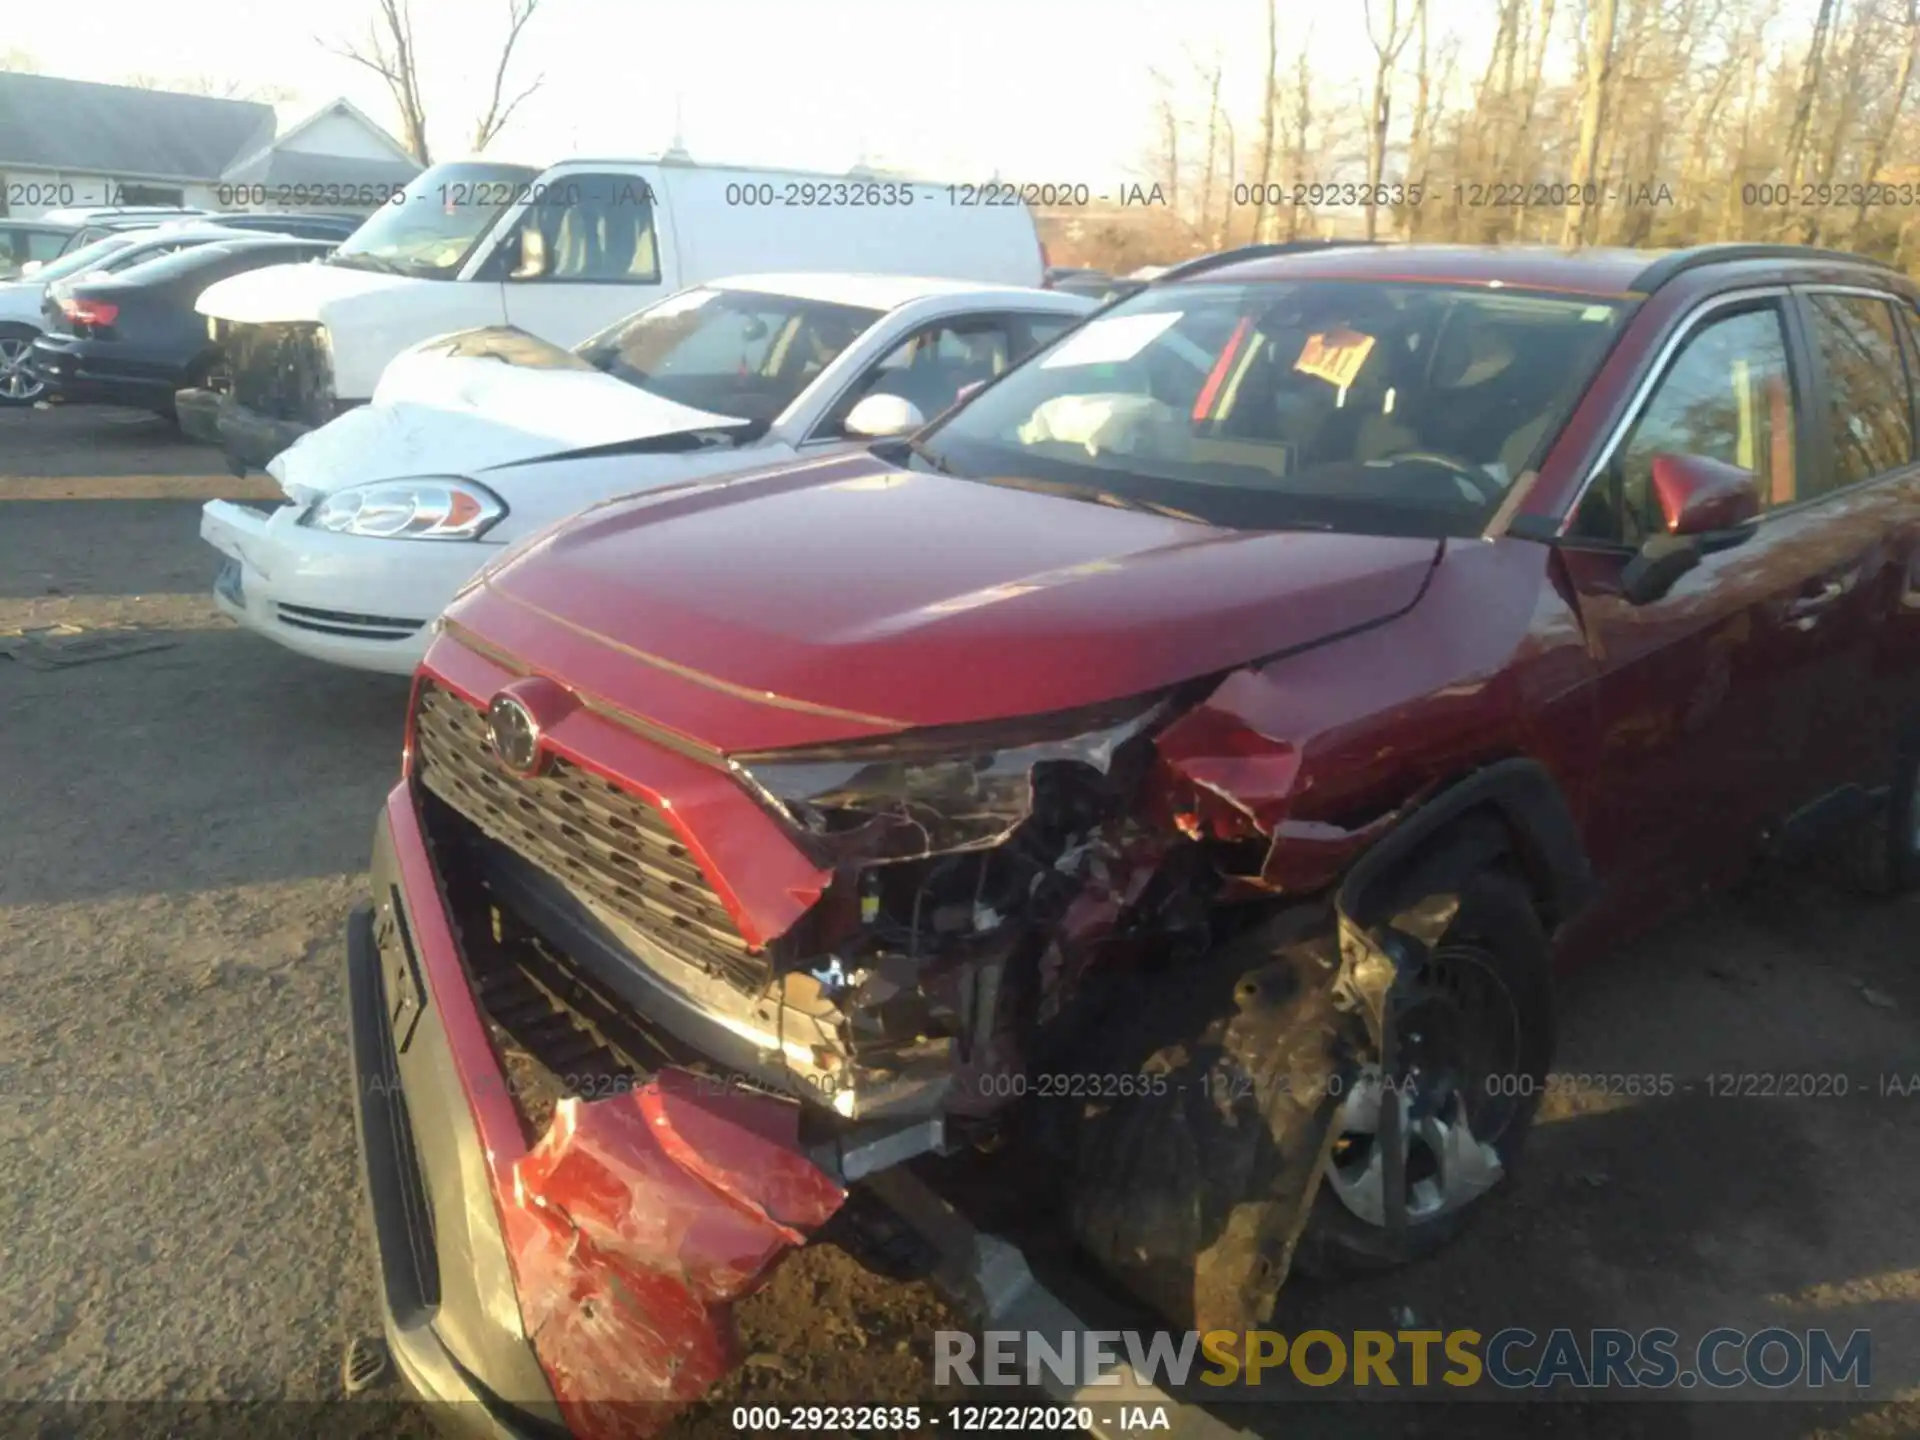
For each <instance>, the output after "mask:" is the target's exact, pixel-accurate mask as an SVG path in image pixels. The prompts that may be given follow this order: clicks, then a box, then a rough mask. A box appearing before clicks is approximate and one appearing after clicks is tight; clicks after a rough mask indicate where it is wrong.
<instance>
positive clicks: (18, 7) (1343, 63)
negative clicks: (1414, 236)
mask: <svg viewBox="0 0 1920 1440" xmlns="http://www.w3.org/2000/svg"><path fill="white" fill-rule="evenodd" d="M412 3H413V11H414V26H415V38H416V41H417V45H418V48H419V50H420V52H421V53H422V55H423V57H424V58H423V63H422V71H423V84H424V88H425V92H426V100H427V109H428V115H429V131H430V137H431V139H432V141H433V144H434V148H435V155H436V158H453V157H455V156H457V155H458V154H459V153H461V152H463V151H465V150H466V149H467V146H468V143H469V139H470V133H471V128H472V125H473V121H474V119H475V117H476V116H477V115H478V114H479V112H480V111H481V110H482V109H483V108H484V106H485V103H486V92H487V89H488V85H489V82H490V80H491V76H492V69H493V62H494V58H495V56H496V55H497V53H498V44H499V37H500V36H501V35H502V34H503V33H504V29H505V12H506V4H507V0H412ZM1449 3H1450V4H1451V7H1452V8H1453V9H1455V10H1459V11H1462V12H1477V11H1480V10H1484V9H1489V8H1491V7H1490V5H1489V4H1488V3H1487V0H1440V3H1439V4H1437V5H1436V10H1438V9H1440V8H1442V6H1443V5H1446V4H1449ZM1378 8H1379V7H1377V6H1376V9H1378ZM6 10H7V16H6V21H5V24H4V27H0V49H11V50H18V51H21V52H24V53H25V54H27V55H29V56H30V57H32V59H33V60H34V62H36V64H37V66H38V68H39V69H40V70H42V71H43V72H45V73H47V74H53V75H64V76H68V77H71V78H74V79H80V80H99V81H106V82H114V81H118V80H123V79H125V78H126V77H128V76H130V75H135V74H145V75H151V76H155V77H161V78H172V77H184V76H206V77H208V78H210V79H215V80H220V81H226V80H236V81H240V82H242V83H244V84H246V85H249V86H260V87H266V86H274V87H280V88H282V89H285V90H288V91H291V92H293V93H294V96H295V97H296V99H295V102H294V103H293V104H292V105H291V107H288V106H283V107H282V108H283V109H284V108H293V109H299V108H301V106H303V105H305V106H313V107H317V106H318V105H320V104H322V103H324V102H325V101H327V100H330V99H332V98H333V97H334V96H336V95H345V96H346V97H347V98H348V99H350V100H352V101H353V102H354V103H355V104H357V105H359V106H360V107H361V108H362V109H363V110H365V111H366V112H367V113H368V114H369V115H371V116H372V117H373V118H374V119H376V120H377V121H379V122H380V123H382V124H384V125H386V126H388V127H389V129H393V130H396V131H397V128H398V126H397V119H396V116H395V113H394V110H393V106H392V103H391V101H390V100H389V98H388V97H387V95H386V92H385V90H384V87H383V86H382V84H381V82H380V80H379V78H378V77H377V76H375V75H373V74H372V73H371V72H368V71H365V70H363V69H361V68H359V67H357V66H355V65H353V64H352V63H351V62H349V61H347V60H344V59H342V58H340V57H338V56H335V55H332V54H329V53H328V51H327V49H326V47H325V46H324V45H323V44H321V43H320V41H322V40H324V41H327V42H329V43H338V42H339V41H341V40H344V39H346V38H348V37H349V36H352V35H355V34H357V33H364V31H365V27H366V24H367V22H368V21H369V20H370V19H371V18H372V15H373V11H374V5H373V3H372V0H331V3H330V4H329V5H326V6H318V5H315V6H301V5H293V4H287V3H284V0H282V3H272V0H169V3H167V4H165V5H155V4H152V3H150V0H138V3H135V0H101V3H97V4H94V5H89V6H85V7H76V8H75V9H74V10H66V9H65V8H64V7H58V6H47V5H33V4H23V3H18V0H16V3H12V4H7V5H6ZM1265 15H1266V6H1265V0H1187V3H1185V4H1176V3H1173V0H966V3H965V4H936V3H933V0H696V3H687V4H675V3H666V0H542V4H541V8H540V11H539V13H538V14H537V16H536V17H535V19H534V20H533V21H532V23H531V24H530V25H529V26H528V28H527V30H526V32H525V33H524V35H523V38H522V42H521V50H520V51H519V52H518V53H517V54H516V59H515V72H516V75H517V76H518V77H519V78H521V79H522V80H524V79H530V78H531V77H533V76H534V75H538V74H542V73H544V74H545V76H546V84H545V86H544V87H543V89H542V90H541V91H540V92H539V93H537V94H535V95H534V96H533V97H532V98H531V99H529V100H528V101H527V102H526V103H525V105H524V106H523V107H522V108H521V109H520V111H519V112H517V114H516V116H515V119H514V121H513V123H512V124H511V125H510V126H509V128H508V130H507V131H506V132H505V133H504V134H503V135H502V136H501V137H500V139H499V140H498V141H496V142H495V144H494V146H493V147H491V153H494V154H496V155H499V156H501V157H502V158H508V159H526V160H529V161H531V162H534V163H541V162H548V161H552V160H557V159H561V158H564V157H565V156H567V155H569V154H599V155H620V156H628V155H646V154H652V153H656V152H658V151H660V150H664V149H665V148H667V147H668V146H669V145H670V144H672V142H673V140H674V139H675V134H676V124H677V128H678V132H679V137H680V138H681V139H682V141H683V142H684V144H685V145H686V147H687V149H688V150H689V151H690V152H691V154H692V155H693V157H694V159H696V160H700V161H707V162H728V163H735V164H765V165H780V166H792V167H797V168H803V169H818V170H828V171H836V172H837V171H844V170H847V169H849V168H851V167H852V166H853V165H855V164H859V163H862V162H864V163H866V164H869V165H874V166H880V167H892V168H898V169H903V170H908V171H913V172H915V173H917V174H919V175H922V176H925V177H927V178H932V179H939V180H949V181H962V180H983V179H987V178H991V177H992V176H994V175H995V174H996V173H997V174H999V175H1001V176H1003V177H1010V178H1020V179H1026V180H1036V181H1054V182H1059V183H1068V184H1078V183H1082V182H1085V183H1087V184H1089V185H1091V186H1093V188H1094V189H1095V190H1096V191H1098V190H1100V189H1101V187H1102V186H1105V185H1113V184H1118V183H1124V182H1125V181H1127V180H1130V179H1133V178H1136V177H1137V176H1139V175H1140V174H1141V173H1142V167H1143V165H1144V164H1145V162H1146V158H1147V156H1148V154H1149V152H1150V149H1151V146H1152V144H1153V140H1152V115H1153V107H1154V100H1155V95H1156V93H1157V92H1156V87H1155V84H1154V81H1153V78H1152V70H1153V68H1154V67H1155V66H1158V67H1161V68H1162V69H1163V70H1164V71H1166V72H1168V73H1171V74H1174V75H1176V76H1181V77H1184V78H1186V79H1187V80H1188V81H1189V85H1188V95H1189V100H1190V103H1197V104H1198V105H1199V106H1200V107H1201V111H1202V113H1204V104H1205V102H1204V99H1203V98H1201V97H1200V96H1199V94H1198V90H1197V87H1196V86H1195V85H1193V84H1192V83H1191V77H1192V75H1193V73H1194V61H1195V60H1198V61H1199V62H1200V63H1202V64H1209V63H1211V61H1212V57H1213V56H1215V55H1218V56H1220V57H1222V61H1223V63H1224V64H1225V66H1226V70H1227V80H1226V83H1225V89H1226V91H1227V97H1228V98H1229V99H1230V100H1231V101H1232V102H1233V103H1234V105H1235V107H1236V108H1237V109H1238V111H1239V113H1240V115H1241V116H1242V117H1243V118H1244V117H1248V116H1250V115H1251V114H1252V113H1253V111H1254V109H1255V105H1256V98H1255V97H1257V94H1258V86H1259V84H1260V80H1261V74H1262V70H1263V67H1264V64H1265V43H1266V41H1265V24H1266V20H1265ZM1281 15H1282V40H1281V46H1282V51H1283V54H1284V53H1286V52H1288V51H1290V50H1291V49H1293V48H1294V47H1296V46H1297V45H1298V44H1299V43H1300V41H1301V40H1302V39H1304V38H1305V37H1306V36H1307V35H1308V34H1309V28H1310V27H1311V32H1310V33H1311V38H1312V54H1313V57H1314V66H1315V73H1316V75H1317V76H1323V77H1324V78H1325V83H1326V85H1327V86H1329V87H1330V88H1332V89H1333V90H1336V91H1339V92H1341V93H1342V98H1344V95H1345V94H1346V93H1348V92H1349V91H1350V87H1351V86H1352V85H1353V84H1354V83H1355V82H1356V81H1357V79H1358V77H1359V75H1360V74H1361V72H1362V70H1363V68H1364V67H1365V63H1366V62H1367V60H1369V59H1370V54H1369V52H1368V50H1367V46H1366V40H1365V32H1364V28H1363V27H1364V22H1363V20H1362V18H1361V6H1360V4H1359V3H1357V0H1339V3H1336V4H1330V5H1312V4H1307V3H1302V0H1282V5H1281ZM1469 23H1471V21H1469ZM1245 123H1248V124H1250V123H1251V121H1250V120H1247V121H1246V122H1245Z"/></svg>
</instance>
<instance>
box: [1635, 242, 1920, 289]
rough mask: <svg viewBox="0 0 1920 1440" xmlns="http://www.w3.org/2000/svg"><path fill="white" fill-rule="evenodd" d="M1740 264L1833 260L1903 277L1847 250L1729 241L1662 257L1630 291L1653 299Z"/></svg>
mask: <svg viewBox="0 0 1920 1440" xmlns="http://www.w3.org/2000/svg"><path fill="white" fill-rule="evenodd" d="M1739 260H1831V261H1837V262H1839V263H1841V264H1845V265H1870V266H1872V267H1873V268H1874V269H1876V270H1892V271H1893V272H1894V273H1895V274H1899V273H1900V272H1899V270H1898V268H1897V267H1895V266H1892V265H1889V264H1888V263H1887V262H1886V261H1884V260H1875V259H1874V258H1873V257H1872V256H1871V255H1855V254H1853V253H1852V252H1851V251H1847V250H1821V249H1818V248H1816V247H1815V246H1812V245H1749V244H1746V243H1744V242H1740V241H1729V242H1726V243H1724V244H1718V245H1694V246H1691V247H1689V248H1688V249H1685V250H1675V251H1674V252H1673V253H1672V254H1670V255H1662V256H1661V257H1660V258H1659V259H1658V260H1655V261H1654V262H1653V263H1652V264H1650V265H1649V266H1647V268H1646V269H1644V270H1642V271H1641V272H1640V273H1639V274H1638V275H1636V276H1634V277H1633V283H1632V284H1631V285H1630V286H1628V288H1629V289H1631V290H1638V291H1640V292H1641V293H1643V294H1648V295H1650V294H1652V293H1653V292H1654V291H1655V290H1658V289H1659V288H1660V287H1661V286H1662V285H1665V284H1666V283H1667V282H1669V281H1670V280H1672V279H1674V278H1675V277H1676V276H1679V275H1684V274H1685V273H1686V272H1687V271H1689V270H1698V269H1699V268H1700V267H1701V266H1703V265H1731V264H1733V263H1734V262H1735V261H1739Z"/></svg>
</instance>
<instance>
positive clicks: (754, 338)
mask: <svg viewBox="0 0 1920 1440" xmlns="http://www.w3.org/2000/svg"><path fill="white" fill-rule="evenodd" d="M1094 308H1095V304H1094V302H1093V301H1092V300H1091V299H1088V298H1087V297H1085V296H1080V295H1067V294H1061V293H1058V292H1055V291H1050V290H1026V289H1017V288H1008V287H1001V286H988V285H976V284H970V283H967V282H965V281H958V280H922V279H915V278H911V277H902V276H890V275H766V276H748V277H743V278H738V279H732V280H721V281H717V282H715V283H713V284H711V285H703V286H699V287H696V288H694V289H691V290H683V291H681V292H680V293H679V294H677V295H672V296H669V297H667V298H666V299H664V300H662V301H660V302H659V303H658V304H656V305H653V306H650V307H649V308H647V309H645V310H642V311H640V312H638V313H637V314H634V315H632V316H629V317H628V318H627V319H625V320H622V321H620V322H619V323H618V324H616V325H613V326H611V327H609V328H608V329H606V330H603V331H602V332H601V333H600V334H598V335H596V336H594V337H592V338H591V339H589V340H587V341H585V342H584V343H583V344H581V345H579V346H578V347H576V348H575V349H574V350H571V351H568V350H562V349H559V348H557V347H555V346H552V345H549V344H548V343H547V342H546V341H544V340H540V339H537V338H535V337H534V336H532V335H529V334H527V333H526V332H524V331H521V330H516V329H513V328H511V327H493V328H489V329H483V330H467V331H462V332H460V333H458V334H455V335H447V336H442V337H440V338H438V339H435V340H429V341H427V342H425V343H424V344H421V345H418V346H415V347H414V348H413V349H412V350H409V351H407V352H405V353H403V354H401V355H399V356H398V357H396V358H395V359H394V361H393V362H392V364H390V365H389V366H388V367H387V370H386V372H385V374H383V375H382V376H381V379H380V384H379V387H378V388H377V389H376V391H375V392H374V396H373V399H372V401H371V402H370V403H369V404H367V405H364V406H361V407H359V408H358V409H355V410H350V411H348V412H347V413H346V414H345V415H342V416H340V417H339V418H338V419H336V420H334V421H333V422H332V423H331V424H328V425H325V426H322V427H321V428H320V429H318V430H314V431H311V432H309V433H308V434H306V435H303V436H301V437H300V439H299V440H298V441H296V442H295V443H294V444H293V445H292V446H290V447H289V448H288V449H286V450H284V451H282V452H281V453H280V454H279V455H278V456H276V457H275V458H274V460H273V462H272V463H271V464H270V465H268V467H267V469H268V472H269V473H270V474H271V475H272V476H273V477H274V478H275V479H276V480H277V481H279V483H280V488H281V490H282V491H283V492H284V493H285V494H286V496H287V503H286V504H283V505H280V506H278V507H277V508H275V509H272V510H262V509H258V508H255V507H252V506H247V505H238V504H234V503H232V502H230V501H224V500H215V501H213V502H211V503H210V504H208V505H207V507H206V509H205V510H204V512H203V513H202V516H201V521H200V534H201V536H202V537H203V538H204V539H206V540H207V541H208V542H209V543H210V544H212V545H213V546H214V547H215V548H216V549H218V550H219V551H220V552H221V553H222V554H223V555H225V556H226V557H227V560H226V564H225V566H224V567H223V568H222V570H221V572H220V576H219V579H218V580H217V581H216V582H215V585H214V596H215V599H216V601H217V603H218V604H219V606H220V608H221V609H222V610H224V611H225V612H226V613H227V614H228V615H230V616H232V617H233V618H234V619H235V620H237V621H239V622H240V623H241V624H242V625H245V626H246V627H248V628H249V629H252V630H257V631H258V632H259V633H260V634H262V635H265V636H267V637H268V638H269V639H271V640H277V641H278V642H279V643H280V644H282V645H284V646H286V647H287V648H288V649H290V650H297V651H299V652H300V653H301V654H304V655H309V656H312V657H314V658H315V659H318V660H326V661H331V662H333V663H335V664H338V665H348V666H352V667H354V668H356V669H362V670H384V671H390V672H393V673H398V674H405V673H407V672H409V671H411V670H412V669H413V667H414V665H415V664H417V663H418V661H419V659H420V657H421V655H423V654H424V653H425V651H426V648H427V644H428V641H429V639H430V638H431V623H432V621H433V620H434V618H435V617H436V616H438V615H439V613H440V612H441V610H443V609H444V608H445V607H446V604H447V602H448V601H449V600H451V599H452V598H453V596H454V593H455V592H456V591H457V590H459V588H460V587H461V586H462V585H463V584H464V583H465V582H466V581H467V580H468V579H470V578H471V577H472V576H473V575H474V573H475V572H476V571H478V570H480V569H481V568H482V567H483V566H485V565H486V564H487V563H488V562H489V561H491V560H494V559H496V558H498V557H499V555H500V554H501V553H502V547H504V546H506V545H509V544H511V543H513V542H514V541H517V540H521V539H524V538H525V537H527V536H529V535H532V534H534V533H536V532H538V531H540V530H542V529H544V528H546V527H547V526H548V525H549V524H551V523H553V522H554V521H556V520H560V519H563V518H565V517H566V516H568V515H571V514H574V513H575V512H577V511H579V510H583V509H585V508H586V507H587V506H589V505H591V504H594V503H595V502H597V501H600V500H605V499H610V498H612V497H614V496H617V495H627V494H632V493H634V492H637V491H643V490H652V489H657V488H658V487H660V486H663V485H672V484H678V483H681V482H684V481H689V480H696V479H708V478H712V477H716V476H720V475H725V474H729V473H732V472H737V471H745V470H750V469H759V468H761V467H763V466H768V465H773V464H777V463H779V462H780V461H783V460H788V459H792V458H794V457H796V456H803V455H809V454H813V453H816V452H817V451H825V450H828V449H830V448H834V447H844V446H848V445H850V444H858V443H864V442H870V441H872V440H874V439H879V438H884V437H887V436H893V435H902V434H907V433H910V432H911V431H913V430H916V429H918V428H919V427H920V426H921V425H922V424H923V423H925V422H926V421H927V420H929V419H931V418H932V417H933V416H935V415H937V414H938V413H939V412H941V411H942V410H945V409H946V408H948V407H949V406H950V405H952V404H953V403H954V402H955V400H956V399H957V398H959V395H960V392H961V391H962V390H963V389H967V388H969V387H971V386H974V385H976V384H977V383H980V382H984V381H988V380H991V379H993V378H994V377H995V376H997V375H999V374H1000V373H1002V372H1003V371H1005V370H1006V369H1007V368H1009V367H1010V366H1012V365H1013V364H1015V363H1016V362H1017V361H1019V360H1021V359H1023V358H1024V357H1025V356H1026V355H1027V354H1028V353H1030V352H1031V351H1033V350H1035V349H1037V348H1039V347H1040V346H1042V345H1044V344H1047V343H1048V342H1050V341H1051V340H1052V339H1053V338H1054V337H1055V336H1057V335H1060V334H1062V333H1063V332H1065V331H1066V330H1068V329H1070V328H1072V327H1073V326H1074V325H1076V324H1078V323H1079V321H1080V319H1081V317H1082V316H1084V315H1086V314H1088V313H1089V312H1090V311H1092V310H1093V309H1094Z"/></svg>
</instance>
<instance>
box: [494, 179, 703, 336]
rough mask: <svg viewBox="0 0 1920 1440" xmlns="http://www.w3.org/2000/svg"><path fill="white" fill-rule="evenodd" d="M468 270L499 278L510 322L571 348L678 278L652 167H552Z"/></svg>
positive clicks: (665, 208) (669, 225) (668, 219)
mask: <svg viewBox="0 0 1920 1440" xmlns="http://www.w3.org/2000/svg"><path fill="white" fill-rule="evenodd" d="M493 243H494V247H495V248H494V251H493V253H492V254H491V255H489V256H488V257H487V260H486V262H485V263H484V264H483V265H482V266H481V268H480V269H479V270H478V271H477V272H476V274H475V279H477V280H479V281H481V282H482V283H491V284H497V285H499V286H500V291H501V302H502V309H503V310H504V311H505V312H506V317H507V323H508V324H510V325H515V326H518V327H519V328H520V329H522V330H526V331H528V332H530V333H532V334H534V335H538V336H539V337H540V338H541V339H543V340H548V341H551V342H552V343H553V344H555V345H561V346H565V347H568V348H571V347H573V346H575V345H578V344H579V343H580V342H581V341H582V340H585V339H586V338H587V337H588V336H590V335H592V334H594V333H595V332H596V331H599V330H603V329H605V328H606V327H607V326H608V325H611V324H612V323H613V322H614V321H616V320H619V319H621V318H622V317H623V316H626V315H631V314H632V313H633V312H634V311H636V310H640V309H643V308H645V307H646V306H648V305H651V304H652V303H653V302H654V301H655V300H658V299H659V298H661V297H662V296H663V295H667V294H670V293H672V292H673V291H674V290H676V289H678V288H679V287H680V283H681V281H680V273H679V272H680V267H679V264H678V252H677V247H676V245H675V243H674V233H673V222H672V216H671V214H670V206H669V203H668V200H667V197H666V196H665V194H664V193H663V192H662V190H661V188H660V176H659V172H658V170H657V169H656V168H655V167H652V166H632V167H615V166H605V165H593V164H591V163H586V164H582V165H579V166H572V167H564V168H560V167H556V168H555V169H553V170H549V171H548V172H547V173H546V174H544V175H542V176H541V177H540V178H539V179H538V180H536V181H534V182H533V184H532V186H531V187H530V188H529V192H528V195H527V197H526V199H525V201H524V203H522V204H521V205H520V206H519V207H518V209H517V210H516V212H515V213H514V214H513V215H511V216H509V217H508V219H507V220H506V222H505V223H503V224H502V225H501V226H500V227H499V229H498V230H497V231H496V232H495V237H494V242H493Z"/></svg>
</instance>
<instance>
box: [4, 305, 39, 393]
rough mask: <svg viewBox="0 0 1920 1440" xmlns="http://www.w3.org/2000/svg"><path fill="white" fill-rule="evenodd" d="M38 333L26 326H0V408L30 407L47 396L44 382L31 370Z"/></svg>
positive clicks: (36, 372) (37, 373)
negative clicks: (10, 406)
mask: <svg viewBox="0 0 1920 1440" xmlns="http://www.w3.org/2000/svg"><path fill="white" fill-rule="evenodd" d="M39 333H40V332H39V331H37V330H34V329H32V328H30V327H28V326H26V325H0V406H5V405H31V404H33V402H34V401H36V400H38V399H39V398H40V397H41V396H42V395H44V394H46V393H47V382H46V381H45V380H43V379H41V378H40V373H39V371H37V370H35V369H34V368H33V342H34V340H35V338H36V337H37V336H38V335H39Z"/></svg>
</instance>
